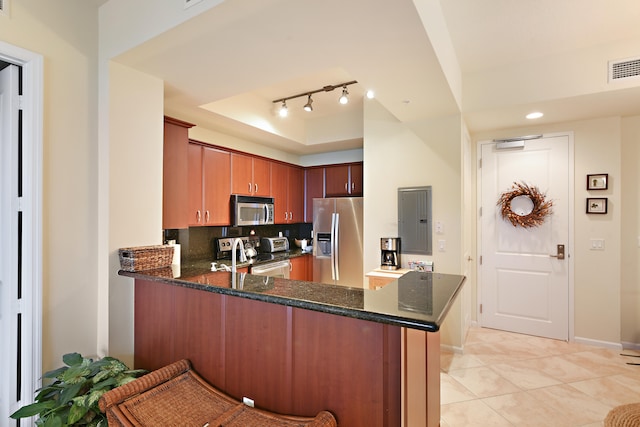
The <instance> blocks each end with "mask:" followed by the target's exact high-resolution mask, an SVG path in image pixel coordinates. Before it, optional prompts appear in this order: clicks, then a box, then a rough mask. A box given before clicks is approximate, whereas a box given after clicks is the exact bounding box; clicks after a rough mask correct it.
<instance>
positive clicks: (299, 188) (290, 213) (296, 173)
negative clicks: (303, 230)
mask: <svg viewBox="0 0 640 427" xmlns="http://www.w3.org/2000/svg"><path fill="white" fill-rule="evenodd" d="M271 196H272V197H273V198H274V204H275V206H274V216H275V223H276V224H288V223H297V222H303V221H304V218H303V216H304V170H303V169H302V168H299V167H295V166H289V165H286V164H283V163H278V162H271Z"/></svg>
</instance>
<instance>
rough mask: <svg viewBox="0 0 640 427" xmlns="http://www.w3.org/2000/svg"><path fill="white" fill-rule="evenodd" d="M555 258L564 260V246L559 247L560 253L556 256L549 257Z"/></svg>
mask: <svg viewBox="0 0 640 427" xmlns="http://www.w3.org/2000/svg"><path fill="white" fill-rule="evenodd" d="M549 256H550V257H553V258H558V259H564V245H558V252H557V253H556V254H555V255H549Z"/></svg>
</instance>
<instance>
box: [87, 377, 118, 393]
mask: <svg viewBox="0 0 640 427" xmlns="http://www.w3.org/2000/svg"><path fill="white" fill-rule="evenodd" d="M118 386H119V384H118V381H117V379H116V378H107V379H106V380H104V381H101V382H99V383H96V384H95V385H94V386H93V387H91V390H92V391H93V390H111V389H112V388H115V387H118Z"/></svg>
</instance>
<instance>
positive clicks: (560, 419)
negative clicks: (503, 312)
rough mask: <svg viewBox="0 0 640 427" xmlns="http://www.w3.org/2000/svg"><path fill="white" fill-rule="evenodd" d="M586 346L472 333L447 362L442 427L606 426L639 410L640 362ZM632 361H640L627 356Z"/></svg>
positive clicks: (443, 360) (444, 359) (443, 372)
mask: <svg viewBox="0 0 640 427" xmlns="http://www.w3.org/2000/svg"><path fill="white" fill-rule="evenodd" d="M620 353H621V352H620V351H616V350H610V349H603V348H600V347H592V346H587V345H582V344H575V343H567V342H563V341H556V340H549V339H544V338H538V337H532V336H528V335H520V334H514V333H508V332H503V331H496V330H492V329H484V328H472V329H471V330H470V332H469V335H468V337H467V340H466V343H465V347H464V354H463V355H461V354H453V353H447V352H443V353H442V356H441V360H440V363H441V374H440V375H441V404H442V406H441V418H440V419H441V423H440V425H441V426H442V427H476V426H478V427H502V426H518V427H521V426H535V427H541V426H544V427H552V426H558V427H565V426H586V427H596V426H603V425H604V424H603V420H604V418H605V417H606V415H607V413H608V412H609V411H610V410H611V409H612V408H613V407H615V406H618V405H622V404H625V403H632V402H640V366H632V365H627V362H633V363H640V358H636V357H624V356H620ZM622 353H625V354H640V352H637V351H631V350H624V351H622Z"/></svg>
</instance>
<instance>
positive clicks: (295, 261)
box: [289, 255, 309, 281]
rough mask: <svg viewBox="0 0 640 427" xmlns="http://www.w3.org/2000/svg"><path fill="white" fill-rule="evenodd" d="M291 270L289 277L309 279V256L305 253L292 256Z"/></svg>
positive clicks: (292, 278)
mask: <svg viewBox="0 0 640 427" xmlns="http://www.w3.org/2000/svg"><path fill="white" fill-rule="evenodd" d="M289 261H290V262H291V272H290V275H289V279H291V280H305V281H306V280H309V279H308V268H307V266H308V263H309V256H307V255H304V256H300V257H296V258H290V259H289Z"/></svg>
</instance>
